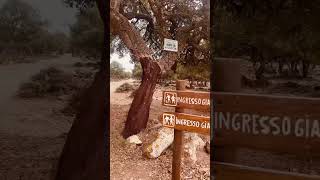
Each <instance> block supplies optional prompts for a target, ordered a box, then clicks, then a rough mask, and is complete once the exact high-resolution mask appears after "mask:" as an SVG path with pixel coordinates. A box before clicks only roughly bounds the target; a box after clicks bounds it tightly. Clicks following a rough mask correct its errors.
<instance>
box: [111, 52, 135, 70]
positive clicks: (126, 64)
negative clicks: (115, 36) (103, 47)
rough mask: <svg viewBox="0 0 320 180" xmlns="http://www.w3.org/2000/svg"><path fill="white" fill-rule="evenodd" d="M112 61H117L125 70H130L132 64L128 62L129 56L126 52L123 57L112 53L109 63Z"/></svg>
mask: <svg viewBox="0 0 320 180" xmlns="http://www.w3.org/2000/svg"><path fill="white" fill-rule="evenodd" d="M112 61H117V62H119V63H120V64H122V66H123V68H125V70H126V71H132V70H133V67H134V65H133V64H132V63H130V56H129V55H128V54H126V55H125V56H124V57H123V58H121V59H120V57H119V55H118V54H116V53H114V54H111V56H110V63H111V62H112Z"/></svg>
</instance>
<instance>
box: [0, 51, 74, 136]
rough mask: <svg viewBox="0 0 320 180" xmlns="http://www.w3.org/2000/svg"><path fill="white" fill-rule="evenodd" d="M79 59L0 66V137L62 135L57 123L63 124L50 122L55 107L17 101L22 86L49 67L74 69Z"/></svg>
mask: <svg viewBox="0 0 320 180" xmlns="http://www.w3.org/2000/svg"><path fill="white" fill-rule="evenodd" d="M78 61H80V59H79V58H74V57H71V55H69V54H66V55H63V56H61V57H57V58H52V59H43V60H41V61H38V62H36V63H32V64H31V63H28V64H27V63H24V64H12V65H3V66H0V83H1V87H2V88H0V117H1V118H0V133H9V134H19V135H22V136H23V135H27V136H29V135H30V136H52V135H59V134H61V131H60V129H59V128H58V129H57V126H60V127H64V126H65V124H59V125H57V123H60V122H63V120H58V121H56V122H55V121H50V120H49V119H48V117H51V116H50V113H52V112H51V109H52V108H54V106H55V105H51V104H52V103H50V102H49V100H42V99H36V100H22V99H19V98H16V97H15V95H16V92H17V90H18V89H19V86H20V85H21V84H22V83H24V82H26V81H27V80H28V79H29V78H30V77H31V76H32V75H34V74H36V73H38V72H39V71H40V70H41V69H45V68H47V67H50V66H56V67H63V68H68V67H72V65H73V64H74V63H75V62H78Z"/></svg>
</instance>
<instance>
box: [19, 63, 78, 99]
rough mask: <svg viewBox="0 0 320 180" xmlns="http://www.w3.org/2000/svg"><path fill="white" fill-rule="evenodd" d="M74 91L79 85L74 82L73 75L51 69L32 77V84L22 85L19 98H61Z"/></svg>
mask: <svg viewBox="0 0 320 180" xmlns="http://www.w3.org/2000/svg"><path fill="white" fill-rule="evenodd" d="M74 89H79V85H78V84H77V83H75V81H73V77H72V74H68V73H66V72H63V71H61V70H59V69H57V68H55V67H50V68H48V69H44V70H41V71H40V73H38V74H36V75H34V76H32V77H31V81H30V82H27V83H24V84H22V85H21V87H20V89H19V91H18V96H19V97H22V98H34V97H44V96H50V95H51V96H60V95H63V94H69V93H70V92H71V91H72V90H74Z"/></svg>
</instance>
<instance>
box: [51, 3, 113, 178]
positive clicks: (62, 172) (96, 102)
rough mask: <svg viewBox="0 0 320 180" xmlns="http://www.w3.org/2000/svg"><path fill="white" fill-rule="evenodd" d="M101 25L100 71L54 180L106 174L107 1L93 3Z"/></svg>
mask: <svg viewBox="0 0 320 180" xmlns="http://www.w3.org/2000/svg"><path fill="white" fill-rule="evenodd" d="M96 2H97V5H98V8H99V11H100V15H101V18H102V20H103V22H104V32H105V34H104V44H103V48H102V57H101V63H100V71H99V72H97V73H96V75H95V78H94V81H93V83H92V85H91V86H90V87H89V88H88V89H87V90H86V92H85V94H83V96H82V98H81V102H80V108H79V110H78V113H77V116H76V118H75V120H74V122H73V124H72V127H71V129H70V131H69V133H68V136H67V140H66V142H65V145H64V148H63V151H62V154H61V156H60V159H59V163H58V168H57V173H56V177H55V179H56V180H95V179H97V180H98V179H104V178H105V177H104V175H105V174H106V173H105V172H106V171H107V167H106V160H108V159H109V158H108V157H105V156H108V155H109V154H108V153H107V152H106V150H108V149H109V147H106V145H108V140H109V139H108V138H106V137H107V134H106V129H107V127H108V124H109V123H107V122H108V120H109V114H110V113H109V108H108V103H109V97H110V83H109V75H110V74H109V68H110V64H109V63H108V51H107V48H108V45H109V41H108V37H109V32H108V30H109V27H108V23H106V22H107V10H108V5H107V3H108V2H107V1H104V0H97V1H96Z"/></svg>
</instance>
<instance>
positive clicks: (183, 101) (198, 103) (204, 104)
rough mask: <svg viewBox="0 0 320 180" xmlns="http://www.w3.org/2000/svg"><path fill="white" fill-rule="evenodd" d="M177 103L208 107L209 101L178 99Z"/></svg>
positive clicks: (187, 98) (188, 98)
mask: <svg viewBox="0 0 320 180" xmlns="http://www.w3.org/2000/svg"><path fill="white" fill-rule="evenodd" d="M177 102H178V103H184V104H195V105H203V106H210V99H202V98H190V97H178V98H177Z"/></svg>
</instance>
